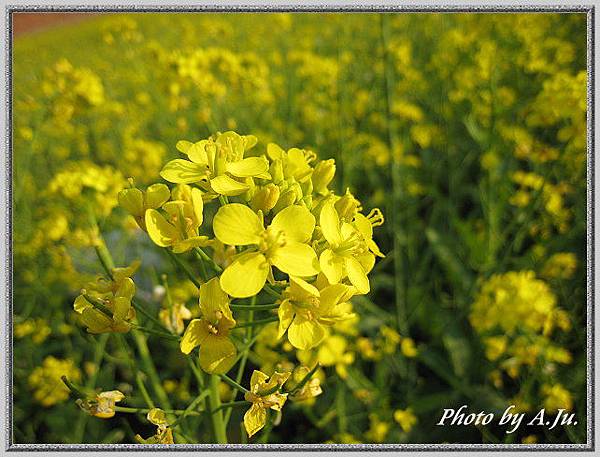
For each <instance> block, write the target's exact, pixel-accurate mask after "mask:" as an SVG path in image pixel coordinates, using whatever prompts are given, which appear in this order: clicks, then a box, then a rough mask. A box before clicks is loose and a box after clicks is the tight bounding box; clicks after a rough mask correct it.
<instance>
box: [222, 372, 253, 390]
mask: <svg viewBox="0 0 600 457" xmlns="http://www.w3.org/2000/svg"><path fill="white" fill-rule="evenodd" d="M219 377H220V378H221V379H222V380H223V381H225V382H226V383H227V384H229V385H230V386H231V387H233V388H234V389H237V390H241V391H242V392H244V393H247V392H250V391H249V390H248V389H246V388H245V387H244V386H242V385H241V384H239V383H237V382H235V381H234V380H233V379H231V378H230V377H229V376H227V375H226V374H221V375H219Z"/></svg>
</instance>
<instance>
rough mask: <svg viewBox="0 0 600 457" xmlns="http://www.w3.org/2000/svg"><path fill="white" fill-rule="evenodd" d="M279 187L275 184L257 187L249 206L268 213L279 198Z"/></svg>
mask: <svg viewBox="0 0 600 457" xmlns="http://www.w3.org/2000/svg"><path fill="white" fill-rule="evenodd" d="M279 195H280V191H279V187H277V186H276V185H275V184H272V183H271V184H267V185H266V186H264V187H262V188H260V189H258V190H257V191H256V193H255V194H254V196H253V197H252V200H251V202H250V206H251V207H252V209H253V210H254V211H258V210H262V212H263V213H268V212H269V211H270V210H271V209H273V207H274V206H275V204H276V203H277V200H279Z"/></svg>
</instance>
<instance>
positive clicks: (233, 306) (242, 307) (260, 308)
mask: <svg viewBox="0 0 600 457" xmlns="http://www.w3.org/2000/svg"><path fill="white" fill-rule="evenodd" d="M229 307H230V308H231V309H236V310H239V311H250V312H252V311H263V310H269V309H277V308H279V303H269V304H268V305H236V304H234V303H230V304H229Z"/></svg>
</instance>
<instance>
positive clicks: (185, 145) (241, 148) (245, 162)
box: [160, 131, 271, 196]
mask: <svg viewBox="0 0 600 457" xmlns="http://www.w3.org/2000/svg"><path fill="white" fill-rule="evenodd" d="M256 141H257V140H256V137H254V136H252V135H246V136H240V135H238V134H237V133H235V132H231V131H230V132H225V133H220V134H217V136H216V139H214V140H213V139H212V138H209V139H207V140H202V141H199V142H197V143H191V142H190V141H179V142H178V143H177V149H178V150H179V151H180V152H182V153H184V154H186V155H187V156H188V158H189V160H183V159H175V160H171V161H170V162H168V163H167V164H166V165H165V166H164V167H163V169H162V171H161V172H160V175H161V176H162V177H163V178H164V179H166V180H167V181H169V182H173V183H186V184H191V183H198V185H200V186H202V187H203V188H204V190H206V191H207V192H211V193H216V194H220V195H228V196H234V195H240V194H243V193H244V192H246V191H247V190H248V189H249V186H248V185H247V184H245V183H244V182H243V181H244V180H245V179H247V178H252V177H255V178H263V179H268V178H270V177H271V176H270V175H269V173H268V169H269V163H268V161H267V159H266V157H248V158H244V154H245V152H246V151H247V150H249V149H250V148H252V147H253V146H254V145H255V144H256Z"/></svg>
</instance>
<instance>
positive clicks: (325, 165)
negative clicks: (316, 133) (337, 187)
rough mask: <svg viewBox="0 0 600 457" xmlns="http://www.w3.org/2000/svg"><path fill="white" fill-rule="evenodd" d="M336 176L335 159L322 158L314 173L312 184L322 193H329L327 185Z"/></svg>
mask: <svg viewBox="0 0 600 457" xmlns="http://www.w3.org/2000/svg"><path fill="white" fill-rule="evenodd" d="M334 176H335V160H333V159H329V160H321V161H320V162H319V163H318V164H317V166H316V167H315V169H314V171H313V173H312V184H313V187H314V189H315V191H316V192H317V193H319V194H321V195H325V194H327V192H328V191H327V186H328V185H329V183H330V182H331V180H332V179H333V177H334Z"/></svg>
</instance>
